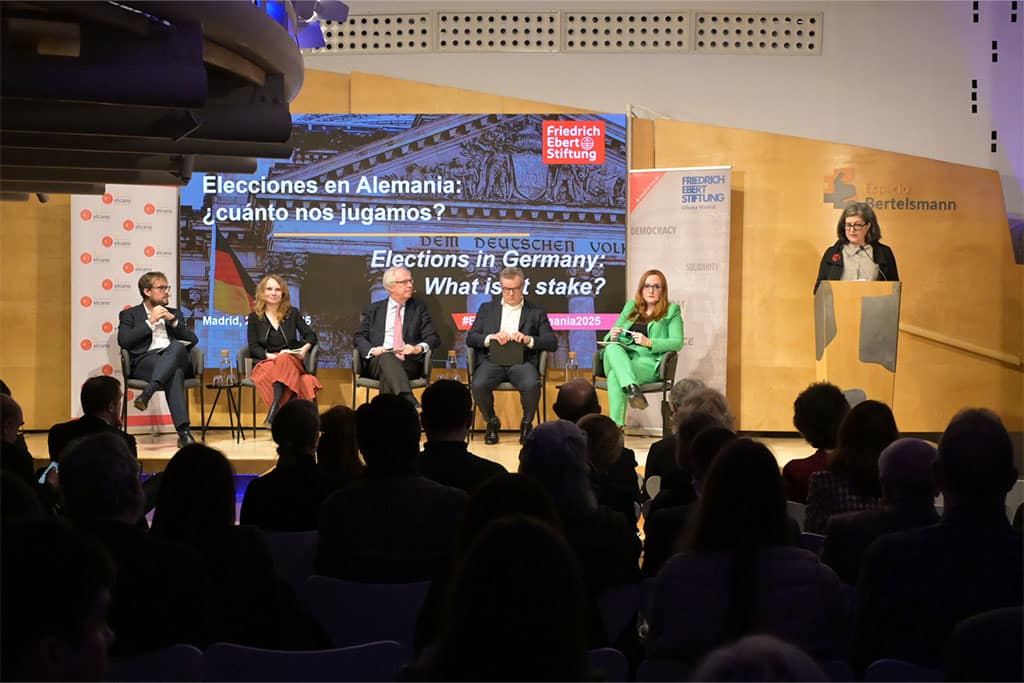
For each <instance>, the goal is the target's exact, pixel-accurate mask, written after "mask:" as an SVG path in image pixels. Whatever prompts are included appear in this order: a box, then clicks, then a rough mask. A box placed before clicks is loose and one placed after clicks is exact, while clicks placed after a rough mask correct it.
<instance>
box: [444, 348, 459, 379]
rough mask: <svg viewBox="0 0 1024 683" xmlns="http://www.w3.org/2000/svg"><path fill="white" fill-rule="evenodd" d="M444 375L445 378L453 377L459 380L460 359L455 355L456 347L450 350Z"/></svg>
mask: <svg viewBox="0 0 1024 683" xmlns="http://www.w3.org/2000/svg"><path fill="white" fill-rule="evenodd" d="M444 377H445V379H453V380H455V381H456V382H458V381H459V361H458V358H456V357H455V349H450V350H449V351H448V360H447V361H446V362H445V364H444Z"/></svg>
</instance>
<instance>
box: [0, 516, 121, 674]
mask: <svg viewBox="0 0 1024 683" xmlns="http://www.w3.org/2000/svg"><path fill="white" fill-rule="evenodd" d="M0 583H2V588H0V601H2V604H3V610H0V620H2V622H3V625H2V627H0V631H2V636H0V649H2V650H3V657H0V678H2V679H3V680H5V681H101V680H106V679H105V678H104V676H105V675H106V673H107V648H108V647H109V645H110V642H111V640H112V639H113V633H112V632H111V631H110V626H109V625H108V623H107V611H108V609H109V607H110V593H111V590H112V589H113V585H114V564H113V562H112V560H111V559H110V556H109V555H108V554H107V553H106V551H105V550H103V549H102V548H101V547H100V546H99V545H97V544H96V543H95V542H94V541H92V540H90V539H88V538H86V537H84V536H83V535H81V534H80V533H78V532H76V531H75V530H73V529H71V528H69V527H68V526H67V525H65V524H63V523H61V522H59V521H57V520H52V519H51V520H36V521H29V522H24V523H21V524H15V525H13V526H11V527H7V528H5V529H4V538H3V572H0Z"/></svg>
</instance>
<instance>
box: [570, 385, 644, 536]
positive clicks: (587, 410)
mask: <svg viewBox="0 0 1024 683" xmlns="http://www.w3.org/2000/svg"><path fill="white" fill-rule="evenodd" d="M553 407H554V411H555V415H557V416H558V417H559V419H561V420H568V421H569V422H573V423H576V424H579V422H580V420H582V419H583V418H584V417H586V416H587V415H600V414H601V402H600V401H599V400H598V399H597V390H596V389H595V388H594V385H593V384H591V383H590V382H588V381H587V380H585V379H581V378H577V379H574V380H569V381H568V382H566V383H565V384H563V385H562V386H561V388H559V390H558V397H557V398H556V399H555V405H554V406H553ZM613 422H614V420H613ZM620 431H621V430H620ZM609 455H611V454H610V453H609ZM636 468H637V462H636V453H634V452H633V449H631V448H626V447H625V445H624V444H620V445H619V450H618V455H617V456H616V457H615V458H613V459H612V460H610V461H609V462H608V463H607V465H605V466H603V467H602V468H600V471H599V473H598V476H597V477H595V479H596V481H595V482H594V483H595V485H596V486H597V487H599V488H600V490H596V489H595V490H596V492H597V494H598V500H599V502H601V504H603V505H608V501H607V494H606V496H605V499H604V500H602V493H606V492H607V491H608V489H612V490H614V491H616V492H617V493H616V494H611V495H613V496H614V497H616V498H618V499H620V500H619V502H618V503H613V504H612V505H609V507H611V508H612V509H615V510H620V511H622V512H624V513H626V515H627V517H628V518H631V519H632V520H633V523H634V524H635V523H636V514H635V512H634V511H633V503H642V502H643V501H644V500H646V499H647V494H646V493H644V492H643V491H642V490H641V489H640V483H639V480H638V478H637V474H636ZM592 474H594V472H593V471H592ZM627 495H628V497H629V501H628V504H627V502H626V501H625V497H626V496H627Z"/></svg>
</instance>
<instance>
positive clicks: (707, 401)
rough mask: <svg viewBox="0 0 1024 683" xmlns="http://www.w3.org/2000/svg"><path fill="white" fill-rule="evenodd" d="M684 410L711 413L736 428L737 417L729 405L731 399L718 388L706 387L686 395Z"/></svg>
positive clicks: (725, 424)
mask: <svg viewBox="0 0 1024 683" xmlns="http://www.w3.org/2000/svg"><path fill="white" fill-rule="evenodd" d="M682 411H683V412H687V411H700V412H703V413H711V414H712V415H714V416H715V418H716V419H717V420H718V421H719V422H721V423H722V425H724V426H726V427H728V428H729V429H736V418H735V416H733V414H732V409H731V408H730V407H729V401H728V399H726V398H725V394H723V393H722V392H721V391H719V390H718V389H712V388H711V387H704V388H703V389H697V390H695V391H692V392H690V393H689V394H687V395H686V398H684V399H683V404H682Z"/></svg>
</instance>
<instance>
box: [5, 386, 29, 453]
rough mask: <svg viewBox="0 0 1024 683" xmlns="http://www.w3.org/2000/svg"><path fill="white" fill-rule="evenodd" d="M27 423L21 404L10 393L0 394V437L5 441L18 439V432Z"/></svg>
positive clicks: (12, 441)
mask: <svg viewBox="0 0 1024 683" xmlns="http://www.w3.org/2000/svg"><path fill="white" fill-rule="evenodd" d="M23 424H25V419H24V416H23V415H22V412H21V406H19V405H18V402H17V401H15V400H14V399H13V398H11V397H10V395H9V394H0V438H2V439H3V442H4V443H14V442H15V441H17V440H18V432H19V431H20V430H21V426H22V425H23Z"/></svg>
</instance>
